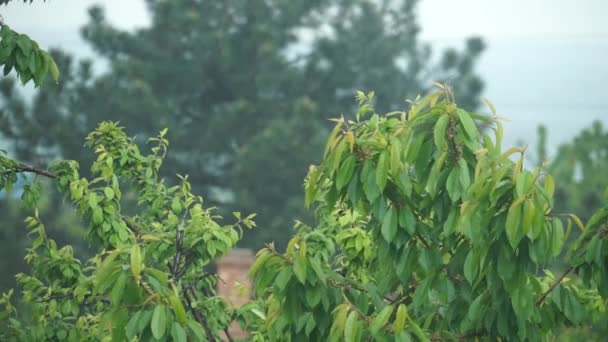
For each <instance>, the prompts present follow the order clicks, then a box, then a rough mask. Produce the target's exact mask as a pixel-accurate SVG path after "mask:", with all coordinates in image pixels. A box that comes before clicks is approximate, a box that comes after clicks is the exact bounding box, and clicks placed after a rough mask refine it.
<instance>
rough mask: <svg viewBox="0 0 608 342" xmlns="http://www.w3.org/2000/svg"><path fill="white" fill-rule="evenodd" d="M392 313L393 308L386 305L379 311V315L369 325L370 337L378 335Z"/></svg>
mask: <svg viewBox="0 0 608 342" xmlns="http://www.w3.org/2000/svg"><path fill="white" fill-rule="evenodd" d="M392 313H393V306H392V305H387V306H386V307H385V308H384V309H382V311H380V313H378V315H376V317H375V318H374V320H373V321H372V323H371V324H370V325H369V329H370V332H371V333H372V335H376V334H378V332H379V331H380V329H382V328H383V327H384V326H385V325H386V323H387V322H388V319H389V318H390V317H391V314H392Z"/></svg>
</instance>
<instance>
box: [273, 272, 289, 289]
mask: <svg viewBox="0 0 608 342" xmlns="http://www.w3.org/2000/svg"><path fill="white" fill-rule="evenodd" d="M291 275H292V272H291V268H289V267H284V268H283V269H282V270H281V272H279V275H277V277H276V279H275V281H274V284H275V285H276V286H277V287H278V288H279V290H281V291H283V290H285V288H286V287H287V283H288V282H289V280H290V279H291Z"/></svg>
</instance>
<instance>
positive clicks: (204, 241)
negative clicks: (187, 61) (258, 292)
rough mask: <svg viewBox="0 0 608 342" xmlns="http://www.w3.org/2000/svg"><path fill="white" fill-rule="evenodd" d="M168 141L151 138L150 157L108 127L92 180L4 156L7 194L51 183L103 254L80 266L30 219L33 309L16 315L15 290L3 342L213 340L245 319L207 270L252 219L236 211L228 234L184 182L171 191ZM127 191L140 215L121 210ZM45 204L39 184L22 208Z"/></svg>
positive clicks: (27, 300) (23, 278) (5, 314)
mask: <svg viewBox="0 0 608 342" xmlns="http://www.w3.org/2000/svg"><path fill="white" fill-rule="evenodd" d="M165 134H166V130H164V131H162V132H161V133H160V135H158V137H156V138H153V139H150V143H151V144H152V147H151V149H150V151H151V152H150V153H149V154H142V153H141V152H140V149H139V148H138V147H137V145H135V144H134V142H133V139H132V138H128V137H127V136H126V135H125V133H124V132H123V130H122V129H121V128H120V127H119V126H117V124H115V123H111V122H103V123H101V124H100V125H99V127H98V128H97V129H96V130H95V131H94V132H92V133H91V134H90V135H89V136H88V137H87V142H86V145H87V146H88V147H89V148H91V149H92V150H93V151H94V152H95V155H96V160H95V162H94V163H93V165H92V168H91V174H92V177H93V178H91V179H87V178H83V177H81V176H80V174H79V170H78V163H76V162H74V161H60V162H56V163H53V164H52V165H51V166H50V168H49V170H45V169H40V168H36V167H32V166H28V165H25V164H22V163H19V162H16V161H14V160H11V159H9V158H7V157H6V156H1V155H0V189H5V188H10V187H11V185H12V184H13V183H14V182H15V181H17V178H18V177H19V176H20V175H23V174H28V173H34V174H36V175H39V176H44V177H48V178H51V179H54V180H55V182H56V184H57V186H58V188H59V189H60V191H61V193H62V194H64V196H65V197H67V198H68V199H69V200H70V201H71V202H72V205H73V208H74V210H75V211H76V213H77V214H78V215H79V216H80V218H81V220H82V223H83V224H84V225H85V227H86V231H87V237H88V241H89V242H90V243H91V244H92V245H93V246H94V247H95V248H96V254H95V255H94V256H93V257H92V258H91V259H89V260H86V261H82V260H79V259H78V258H75V257H74V253H73V250H72V248H71V246H69V245H66V246H59V245H58V244H57V243H56V242H55V241H53V240H52V239H49V238H48V237H47V234H46V230H45V226H44V224H43V222H42V218H41V217H40V215H39V214H38V211H37V210H36V211H35V213H34V215H33V216H32V217H29V218H28V219H27V220H26V222H27V225H28V230H29V235H30V236H31V237H32V239H33V241H32V245H31V248H29V249H28V253H27V256H26V261H27V262H28V263H29V264H30V266H31V269H32V271H31V273H30V274H19V275H18V276H17V279H18V282H19V284H20V286H21V287H22V298H21V299H22V301H23V303H24V304H25V305H26V308H27V311H26V312H25V313H22V314H21V316H19V315H18V314H19V312H16V310H15V308H14V306H13V305H12V304H11V301H10V299H11V295H12V292H8V293H7V294H5V295H4V296H3V297H2V299H0V306H2V310H3V311H2V313H1V314H0V318H2V319H3V320H2V322H1V323H0V339H1V340H3V341H13V340H19V341H33V340H36V341H41V340H68V341H89V340H95V341H96V340H108V341H109V340H117V341H119V340H127V339H128V340H150V339H152V338H153V337H154V338H155V339H159V340H174V341H187V340H188V339H189V338H190V339H194V340H201V341H202V340H205V341H215V340H218V338H219V333H220V332H221V331H222V330H223V329H224V328H226V327H227V325H228V324H229V323H230V321H231V320H232V318H233V317H236V316H237V315H239V314H238V313H237V312H236V311H234V310H233V309H232V308H230V307H229V306H228V305H227V304H226V303H225V302H224V301H223V300H221V299H219V298H218V297H216V296H215V282H216V279H215V276H214V275H212V274H209V273H206V272H205V270H204V269H205V266H207V265H208V264H209V263H211V262H212V261H213V260H214V259H215V258H217V257H219V256H222V255H224V254H226V253H227V252H228V251H229V250H230V249H231V248H232V247H233V246H234V245H235V244H236V242H237V240H238V239H239V236H240V235H242V229H243V227H247V228H251V227H253V226H254V223H253V221H251V219H252V217H253V215H249V216H246V217H245V216H241V215H240V214H238V213H236V214H235V215H236V217H237V221H236V222H235V223H234V224H231V225H225V226H222V225H220V224H218V223H217V222H216V220H217V219H218V217H217V216H216V215H215V214H214V213H213V211H212V210H210V209H205V208H204V207H203V200H202V198H201V197H200V196H195V195H193V194H192V193H191V191H190V190H191V186H190V183H189V182H188V179H187V177H180V182H179V184H178V185H175V186H171V187H169V186H168V185H166V184H165V182H164V180H163V179H161V178H160V177H159V176H158V173H159V170H160V167H161V164H162V162H163V158H164V157H165V155H166V152H167V146H168V141H167V140H166V138H165ZM22 178H23V179H24V180H25V181H28V182H29V181H30V178H28V177H25V176H23V177H22ZM127 189H132V190H133V191H136V192H137V193H138V194H139V197H138V198H137V202H138V211H137V213H136V214H132V215H127V214H126V213H125V212H124V211H123V209H122V203H123V199H122V196H123V192H125V190H127ZM39 197H40V193H39V188H38V186H37V185H36V183H35V182H30V183H28V184H27V185H26V186H25V188H24V194H23V196H22V198H23V202H24V204H25V205H27V206H36V202H37V199H38V198H39ZM28 315H29V318H28V319H23V318H27V317H24V316H28ZM20 317H21V318H22V320H20V319H19V318H20Z"/></svg>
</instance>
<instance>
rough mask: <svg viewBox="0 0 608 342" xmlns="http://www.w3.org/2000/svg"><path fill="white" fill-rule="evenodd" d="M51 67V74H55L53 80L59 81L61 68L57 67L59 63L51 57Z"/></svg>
mask: <svg viewBox="0 0 608 342" xmlns="http://www.w3.org/2000/svg"><path fill="white" fill-rule="evenodd" d="M49 69H50V71H51V76H53V80H55V82H57V81H58V80H59V68H57V64H55V61H54V60H53V59H52V58H50V57H49Z"/></svg>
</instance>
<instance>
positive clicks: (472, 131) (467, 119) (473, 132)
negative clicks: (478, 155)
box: [458, 109, 479, 141]
mask: <svg viewBox="0 0 608 342" xmlns="http://www.w3.org/2000/svg"><path fill="white" fill-rule="evenodd" d="M458 118H459V119H460V124H461V125H462V127H463V128H464V131H465V132H466V134H467V136H468V137H469V140H471V141H477V139H478V134H479V132H478V130H477V126H476V125H475V122H474V121H473V119H472V118H471V116H470V115H469V113H467V112H466V111H464V110H462V109H458Z"/></svg>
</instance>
